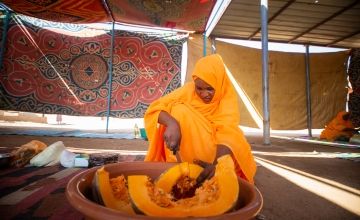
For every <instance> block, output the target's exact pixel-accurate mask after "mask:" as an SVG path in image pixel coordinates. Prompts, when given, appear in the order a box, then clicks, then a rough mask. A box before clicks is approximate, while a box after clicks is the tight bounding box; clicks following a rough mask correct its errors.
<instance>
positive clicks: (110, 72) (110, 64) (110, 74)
mask: <svg viewBox="0 0 360 220" xmlns="http://www.w3.org/2000/svg"><path fill="white" fill-rule="evenodd" d="M114 29H115V21H113V22H112V30H111V48H110V60H109V94H108V106H107V113H106V133H108V131H109V116H110V107H111V92H112V75H113V74H112V71H113V68H112V67H113V57H114V38H115V37H114V35H115V31H114Z"/></svg>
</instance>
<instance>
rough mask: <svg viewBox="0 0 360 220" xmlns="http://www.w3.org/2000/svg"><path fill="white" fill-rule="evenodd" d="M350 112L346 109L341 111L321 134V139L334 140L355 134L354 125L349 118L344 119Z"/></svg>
mask: <svg viewBox="0 0 360 220" xmlns="http://www.w3.org/2000/svg"><path fill="white" fill-rule="evenodd" d="M347 114H349V113H348V112H346V111H341V112H339V113H338V114H337V115H336V117H335V118H334V119H333V120H331V121H330V122H329V124H327V125H326V126H325V129H324V130H323V131H322V132H321V134H320V139H326V140H328V141H334V140H336V139H337V138H339V137H345V138H351V137H352V136H353V135H354V130H353V129H354V125H353V124H352V122H351V121H350V120H349V119H348V120H344V118H343V117H344V116H345V115H347Z"/></svg>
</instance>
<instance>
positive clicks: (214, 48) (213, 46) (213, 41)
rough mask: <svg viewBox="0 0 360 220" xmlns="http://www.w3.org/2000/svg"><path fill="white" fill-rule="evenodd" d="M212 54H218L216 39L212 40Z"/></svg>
mask: <svg viewBox="0 0 360 220" xmlns="http://www.w3.org/2000/svg"><path fill="white" fill-rule="evenodd" d="M211 53H212V54H214V53H216V42H215V37H212V38H211Z"/></svg>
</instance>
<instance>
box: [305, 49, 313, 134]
mask: <svg viewBox="0 0 360 220" xmlns="http://www.w3.org/2000/svg"><path fill="white" fill-rule="evenodd" d="M305 48H306V53H305V66H306V108H307V111H306V113H307V127H308V133H309V137H312V132H311V129H312V118H311V91H310V53H309V45H308V44H307V45H305Z"/></svg>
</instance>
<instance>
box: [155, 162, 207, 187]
mask: <svg viewBox="0 0 360 220" xmlns="http://www.w3.org/2000/svg"><path fill="white" fill-rule="evenodd" d="M202 170H203V168H202V167H201V166H199V165H197V164H192V163H188V162H182V163H180V164H178V165H175V166H173V167H171V168H169V169H168V170H166V171H165V172H164V173H162V174H161V175H160V176H159V177H158V178H157V180H156V181H155V187H157V188H160V189H162V190H164V192H166V193H170V192H171V190H172V188H173V186H174V185H175V184H176V183H177V182H178V180H179V179H180V178H182V177H185V176H187V177H189V178H191V179H194V180H195V179H196V178H197V177H198V176H199V175H200V173H201V171H202Z"/></svg>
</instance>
